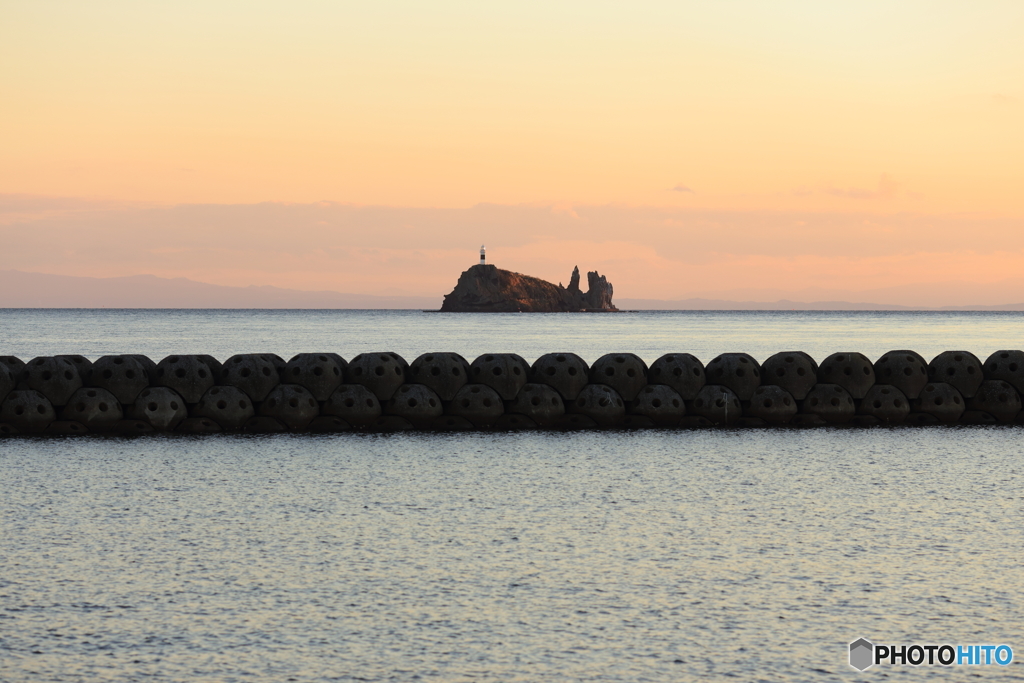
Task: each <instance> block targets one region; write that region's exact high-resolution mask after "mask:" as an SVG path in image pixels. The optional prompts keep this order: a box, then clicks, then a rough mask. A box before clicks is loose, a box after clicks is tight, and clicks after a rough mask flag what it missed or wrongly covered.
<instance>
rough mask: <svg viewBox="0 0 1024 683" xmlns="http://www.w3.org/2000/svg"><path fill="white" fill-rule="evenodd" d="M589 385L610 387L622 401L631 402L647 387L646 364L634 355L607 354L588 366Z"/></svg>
mask: <svg viewBox="0 0 1024 683" xmlns="http://www.w3.org/2000/svg"><path fill="white" fill-rule="evenodd" d="M590 383H591V384H592V385H604V386H607V387H611V388H612V389H614V390H615V391H616V392H617V393H618V395H619V397H620V398H621V399H622V400H623V401H632V400H633V399H635V398H636V395H637V394H639V393H640V390H641V389H643V388H644V387H645V386H647V363H644V361H643V360H642V359H641V358H640V356H638V355H636V354H635V353H607V354H605V355H603V356H601V357H600V358H598V359H597V360H596V361H594V364H593V365H591V366H590ZM598 422H599V423H600V420H598Z"/></svg>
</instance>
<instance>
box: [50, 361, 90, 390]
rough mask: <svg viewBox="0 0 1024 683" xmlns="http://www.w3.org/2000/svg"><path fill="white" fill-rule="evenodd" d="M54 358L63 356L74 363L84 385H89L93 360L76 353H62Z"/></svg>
mask: <svg viewBox="0 0 1024 683" xmlns="http://www.w3.org/2000/svg"><path fill="white" fill-rule="evenodd" d="M54 358H63V359H64V360H68V361H71V362H72V363H73V364H74V366H75V369H76V370H78V376H79V377H81V378H82V385H83V386H89V377H90V375H91V374H92V361H91V360H89V359H88V358H86V357H85V356H80V355H78V354H76V353H71V354H60V355H58V356H54Z"/></svg>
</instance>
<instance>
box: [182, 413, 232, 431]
mask: <svg viewBox="0 0 1024 683" xmlns="http://www.w3.org/2000/svg"><path fill="white" fill-rule="evenodd" d="M174 431H176V432H179V433H181V434H219V433H221V432H222V431H224V430H223V429H221V426H220V425H219V424H217V423H216V422H214V421H213V420H211V419H209V418H207V417H186V418H185V419H184V420H182V421H181V424H179V425H178V427H177V429H175V430H174Z"/></svg>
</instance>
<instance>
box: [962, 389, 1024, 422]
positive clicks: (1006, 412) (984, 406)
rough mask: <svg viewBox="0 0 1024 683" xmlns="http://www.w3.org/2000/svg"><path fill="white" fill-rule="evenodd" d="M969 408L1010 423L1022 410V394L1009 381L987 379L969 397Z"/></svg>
mask: <svg viewBox="0 0 1024 683" xmlns="http://www.w3.org/2000/svg"><path fill="white" fill-rule="evenodd" d="M967 408H968V410H977V411H980V412H984V413H988V414H989V415H991V416H992V417H994V418H995V419H996V420H997V421H999V422H1001V423H1003V424H1009V423H1011V422H1013V419H1014V418H1015V417H1017V414H1018V413H1019V412H1020V410H1021V401H1020V394H1018V393H1017V390H1016V389H1014V388H1013V385H1012V384H1010V383H1009V382H1004V381H1003V380H999V379H990V380H985V381H984V382H982V383H981V386H980V387H978V391H977V393H975V394H974V396H972V397H971V398H969V399H967Z"/></svg>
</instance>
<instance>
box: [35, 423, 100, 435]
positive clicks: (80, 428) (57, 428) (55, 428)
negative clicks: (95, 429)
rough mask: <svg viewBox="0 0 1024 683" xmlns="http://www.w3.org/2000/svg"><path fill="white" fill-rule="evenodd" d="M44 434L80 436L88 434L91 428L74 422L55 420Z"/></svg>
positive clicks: (47, 426)
mask: <svg viewBox="0 0 1024 683" xmlns="http://www.w3.org/2000/svg"><path fill="white" fill-rule="evenodd" d="M43 432H44V433H46V434H60V435H65V436H67V435H71V436H77V435H79V434H88V433H89V428H88V427H86V426H85V425H84V424H82V423H81V422H75V421H74V420H54V421H53V422H51V423H50V424H48V425H46V429H45V430H43Z"/></svg>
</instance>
